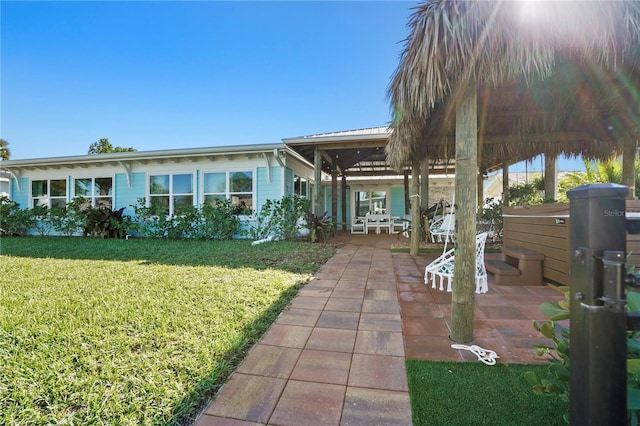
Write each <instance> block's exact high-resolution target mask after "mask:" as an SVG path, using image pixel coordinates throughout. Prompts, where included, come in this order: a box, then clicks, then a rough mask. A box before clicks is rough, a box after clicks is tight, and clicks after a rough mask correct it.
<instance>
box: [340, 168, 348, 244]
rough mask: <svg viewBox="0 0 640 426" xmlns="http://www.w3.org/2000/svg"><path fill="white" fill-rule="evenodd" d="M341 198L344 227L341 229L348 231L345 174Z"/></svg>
mask: <svg viewBox="0 0 640 426" xmlns="http://www.w3.org/2000/svg"><path fill="white" fill-rule="evenodd" d="M341 200H342V204H341V207H342V227H341V229H342V230H343V231H346V229H347V177H346V176H345V175H342V193H341Z"/></svg>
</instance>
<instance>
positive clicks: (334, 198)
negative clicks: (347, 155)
mask: <svg viewBox="0 0 640 426" xmlns="http://www.w3.org/2000/svg"><path fill="white" fill-rule="evenodd" d="M331 221H332V222H333V226H334V230H335V227H336V226H338V171H337V170H336V169H335V167H334V168H333V169H332V170H331Z"/></svg>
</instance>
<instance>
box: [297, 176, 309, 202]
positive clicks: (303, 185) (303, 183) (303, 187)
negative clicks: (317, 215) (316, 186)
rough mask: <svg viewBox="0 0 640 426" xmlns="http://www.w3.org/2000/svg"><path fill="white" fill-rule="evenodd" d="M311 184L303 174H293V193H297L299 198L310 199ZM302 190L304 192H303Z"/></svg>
mask: <svg viewBox="0 0 640 426" xmlns="http://www.w3.org/2000/svg"><path fill="white" fill-rule="evenodd" d="M297 181H299V182H298V188H299V189H300V194H296V182H297ZM310 184H311V179H309V178H307V177H304V176H300V175H297V174H295V173H294V174H293V195H297V196H298V197H300V198H304V199H310V198H311V197H310V191H309V188H310V186H311V185H310ZM303 192H304V194H303Z"/></svg>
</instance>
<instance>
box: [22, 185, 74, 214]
mask: <svg viewBox="0 0 640 426" xmlns="http://www.w3.org/2000/svg"><path fill="white" fill-rule="evenodd" d="M51 181H63V182H64V187H65V191H64V192H65V193H64V195H54V196H52V195H51ZM34 182H46V183H47V187H46V193H45V195H42V196H38V197H36V196H34V195H33V183H34ZM68 195H69V181H68V179H66V178H46V179H31V181H30V182H29V204H30V205H31V207H32V208H33V207H35V206H36V204H35V202H34V201H35V200H36V199H38V200H42V201H43V202H41V203H39V204H38V205H40V206H46V207H47V208H49V209H50V208H51V207H52V200H62V201H63V204H64V206H62V207H63V208H64V207H66V206H67V200H68Z"/></svg>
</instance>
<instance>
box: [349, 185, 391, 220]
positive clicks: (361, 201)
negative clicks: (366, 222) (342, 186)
mask: <svg viewBox="0 0 640 426" xmlns="http://www.w3.org/2000/svg"><path fill="white" fill-rule="evenodd" d="M355 197H356V202H355V208H356V216H359V217H361V216H365V215H366V214H367V213H382V214H384V213H386V212H387V192H386V191H358V192H356V193H355Z"/></svg>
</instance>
